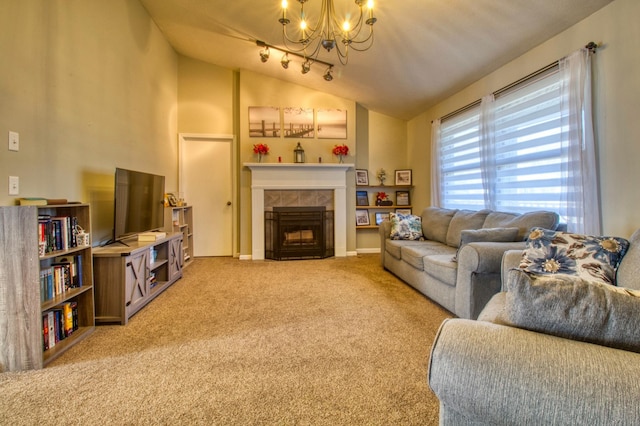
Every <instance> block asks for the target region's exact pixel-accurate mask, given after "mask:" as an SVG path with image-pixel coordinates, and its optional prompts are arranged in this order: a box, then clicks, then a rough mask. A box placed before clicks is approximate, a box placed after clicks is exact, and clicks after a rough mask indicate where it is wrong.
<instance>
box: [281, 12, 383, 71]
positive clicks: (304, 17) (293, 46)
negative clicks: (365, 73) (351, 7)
mask: <svg viewBox="0 0 640 426" xmlns="http://www.w3.org/2000/svg"><path fill="white" fill-rule="evenodd" d="M297 1H298V3H300V14H299V15H298V16H296V18H295V19H296V21H297V22H296V24H297V25H295V26H294V28H295V29H294V31H293V34H290V33H288V32H287V27H288V25H289V24H290V23H291V20H290V19H289V17H288V16H287V8H288V6H289V4H288V3H289V2H288V0H282V17H281V18H280V19H279V20H278V21H279V22H280V23H281V24H282V39H283V41H284V44H285V46H286V47H287V48H288V49H290V50H293V51H295V52H298V53H302V54H303V55H304V56H305V57H307V58H317V57H318V54H319V52H320V48H324V49H326V50H327V52H331V51H332V50H333V49H334V48H335V49H336V52H337V54H338V58H339V59H340V63H342V64H343V65H346V64H347V62H348V61H349V48H351V49H353V50H356V51H365V50H368V49H369V48H371V46H372V45H373V24H375V23H376V21H377V19H376V18H375V17H374V16H373V0H355V3H356V5H357V6H358V9H359V13H358V17H357V19H351V16H350V14H349V15H347V16H346V17H343V18H339V17H338V16H337V15H336V9H335V6H334V4H333V0H322V6H321V8H320V16H319V18H318V20H317V21H316V22H315V24H314V23H312V22H310V18H311V17H310V16H309V15H308V13H307V12H306V11H305V7H304V5H305V3H306V2H307V1H308V0H297Z"/></svg>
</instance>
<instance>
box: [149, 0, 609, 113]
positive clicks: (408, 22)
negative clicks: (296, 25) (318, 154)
mask: <svg viewBox="0 0 640 426" xmlns="http://www.w3.org/2000/svg"><path fill="white" fill-rule="evenodd" d="M140 1H141V3H142V5H143V6H144V7H145V8H146V9H147V11H148V12H149V14H150V15H151V17H152V18H153V20H154V21H155V22H156V23H157V25H158V27H159V28H160V30H161V31H162V32H163V34H164V35H165V37H166V39H167V40H168V42H169V43H170V44H171V45H172V46H173V48H174V49H175V50H176V51H177V52H178V53H180V54H182V55H184V56H188V57H191V58H195V59H198V60H202V61H205V62H209V63H212V64H216V65H219V66H223V67H226V68H230V69H234V70H239V69H245V70H250V71H252V72H256V73H261V74H264V75H268V76H271V77H274V78H278V79H281V80H285V81H290V82H292V83H296V84H300V85H302V86H306V87H309V88H312V89H315V90H320V91H323V92H326V93H331V94H334V95H337V96H340V97H343V98H346V99H351V100H353V101H356V102H358V103H360V104H362V105H363V106H365V107H366V108H369V109H371V110H373V111H376V112H379V113H382V114H386V115H389V116H391V117H397V118H401V119H410V118H413V117H414V116H416V115H418V114H419V113H421V112H423V111H425V110H426V109H428V108H429V107H431V106H433V105H435V104H437V103H438V102H440V101H442V100H443V99H446V98H447V97H448V96H451V95H452V94H454V93H456V92H457V91H459V90H461V89H463V88H464V87H466V86H468V85H469V84H471V83H473V82H474V81H477V80H479V79H480V78H482V77H484V76H485V75H487V74H489V73H491V72H492V71H494V70H496V69H498V68H499V67H501V66H503V65H504V64H506V63H508V62H509V61H511V60H513V59H515V58H517V57H518V56H520V55H522V54H524V53H525V52H527V51H528V50H530V49H532V48H533V47H535V46H537V45H539V44H540V43H542V42H544V41H546V40H548V39H549V38H551V37H553V36H554V35H556V34H558V33H560V32H562V31H564V30H565V29H567V28H569V27H571V26H572V25H574V24H576V23H577V22H579V21H581V20H582V19H584V18H586V17H587V16H589V15H591V14H592V13H594V12H595V11H597V10H598V9H600V8H602V7H604V6H605V5H607V4H608V3H610V2H611V1H612V0H400V1H399V0H377V1H376V9H375V16H376V17H377V19H378V21H377V23H376V24H375V26H374V30H375V42H374V44H373V47H372V48H371V49H370V50H368V51H366V52H351V53H350V55H349V63H348V65H345V66H343V65H341V64H340V62H339V61H338V59H337V56H336V55H335V53H333V52H332V53H326V52H323V54H322V55H321V56H320V57H319V58H320V59H322V60H324V61H327V62H330V63H334V64H336V65H335V67H334V72H333V75H334V79H333V81H331V82H327V81H325V80H324V79H323V78H322V75H323V74H324V72H325V70H326V67H325V66H321V65H320V64H315V65H314V66H313V67H312V70H311V72H309V73H308V74H304V75H303V74H302V73H301V72H300V66H301V63H302V61H301V60H300V59H297V58H292V63H291V65H290V67H289V69H287V70H285V69H283V68H282V67H281V66H280V57H281V56H282V54H281V53H279V52H276V51H273V50H272V52H271V59H270V60H269V61H268V62H267V63H262V62H261V61H260V58H259V51H260V48H259V47H258V46H256V44H255V41H256V40H262V41H264V42H266V43H268V44H271V45H275V46H284V45H283V43H282V26H281V25H280V23H279V22H278V18H279V17H280V16H281V6H280V4H281V0H253V1H250V0H140ZM334 1H335V3H336V9H337V10H338V11H345V12H346V11H348V10H351V11H352V12H354V13H355V11H356V10H357V8H356V5H355V4H354V1H353V0H334ZM320 3H321V0H308V1H307V3H306V4H305V7H306V8H308V10H309V11H311V10H313V9H312V8H314V7H315V8H319V4H320ZM289 4H290V11H291V12H290V13H293V11H294V10H298V2H297V1H296V0H289ZM588 41H590V40H584V42H585V43H586V42H588ZM596 41H597V40H596ZM576 48H578V46H576ZM567 53H568V52H567Z"/></svg>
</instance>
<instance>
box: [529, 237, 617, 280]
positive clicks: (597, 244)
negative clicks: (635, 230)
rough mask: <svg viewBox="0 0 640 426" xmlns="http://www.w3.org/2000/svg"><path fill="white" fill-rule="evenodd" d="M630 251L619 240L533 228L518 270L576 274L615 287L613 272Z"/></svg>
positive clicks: (549, 273)
mask: <svg viewBox="0 0 640 426" xmlns="http://www.w3.org/2000/svg"><path fill="white" fill-rule="evenodd" d="M628 248H629V241H627V240H625V239H624V238H618V237H596V236H590V235H581V234H572V233H568V232H559V231H550V230H548V229H543V228H533V229H532V230H531V232H530V233H529V236H528V238H527V243H526V249H525V251H524V253H523V255H522V261H521V263H520V269H523V270H524V271H527V272H530V273H532V274H542V275H558V274H567V275H577V276H579V277H581V278H582V279H584V280H585V281H595V282H600V283H603V284H612V285H615V278H616V269H617V268H618V266H619V265H620V261H621V260H622V258H623V256H624V255H625V253H626V252H627V249H628Z"/></svg>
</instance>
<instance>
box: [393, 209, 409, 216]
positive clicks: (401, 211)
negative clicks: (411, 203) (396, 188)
mask: <svg viewBox="0 0 640 426" xmlns="http://www.w3.org/2000/svg"><path fill="white" fill-rule="evenodd" d="M396 213H397V214H401V215H405V216H406V215H408V214H411V209H396Z"/></svg>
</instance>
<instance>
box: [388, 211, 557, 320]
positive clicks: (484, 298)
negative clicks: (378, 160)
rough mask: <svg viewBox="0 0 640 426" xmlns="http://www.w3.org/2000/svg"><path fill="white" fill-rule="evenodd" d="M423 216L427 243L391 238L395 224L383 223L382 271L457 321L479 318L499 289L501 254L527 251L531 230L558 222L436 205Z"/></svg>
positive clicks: (536, 215) (542, 214)
mask: <svg viewBox="0 0 640 426" xmlns="http://www.w3.org/2000/svg"><path fill="white" fill-rule="evenodd" d="M421 218H422V234H423V235H424V238H425V240H424V241H416V240H405V239H400V240H395V239H391V238H390V232H391V223H390V222H389V221H384V222H382V224H381V226H380V230H379V232H380V262H381V264H382V267H384V268H385V269H387V270H388V271H390V272H392V273H393V274H395V275H396V276H398V277H399V278H401V279H402V280H403V281H405V282H406V283H407V284H409V285H411V286H412V287H414V288H415V289H416V290H418V291H419V292H421V293H422V294H424V295H425V296H427V297H429V298H430V299H432V300H433V301H435V302H436V303H438V304H440V305H441V306H442V307H444V308H445V309H447V310H449V311H450V312H452V313H454V314H455V315H457V316H458V317H460V318H469V319H475V318H477V316H478V314H479V313H480V311H481V310H482V309H483V308H484V306H485V305H486V303H487V302H488V301H489V299H491V297H492V296H493V295H494V294H496V293H498V292H499V291H500V262H501V260H502V254H503V253H504V252H505V251H507V250H516V249H523V248H524V239H525V237H526V234H527V232H528V231H529V229H531V228H532V227H535V226H539V227H542V228H546V229H551V230H555V229H557V228H558V222H559V221H558V215H557V214H556V213H553V212H547V211H538V212H530V213H524V214H516V213H505V212H497V211H491V210H478V211H471V210H456V209H443V208H438V207H428V208H426V209H425V210H424V211H423V212H422V214H421ZM514 228H515V229H514ZM504 231H513V232H512V233H509V232H507V234H505V233H504ZM461 240H462V246H461ZM454 256H455V257H456V258H457V261H456V260H455V259H454Z"/></svg>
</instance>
